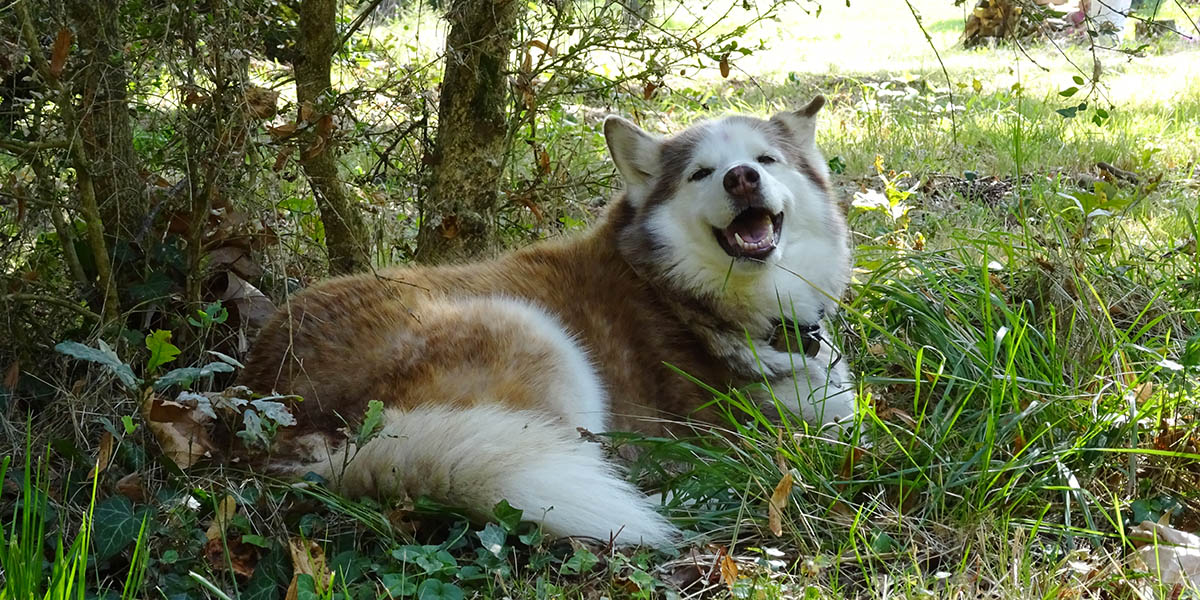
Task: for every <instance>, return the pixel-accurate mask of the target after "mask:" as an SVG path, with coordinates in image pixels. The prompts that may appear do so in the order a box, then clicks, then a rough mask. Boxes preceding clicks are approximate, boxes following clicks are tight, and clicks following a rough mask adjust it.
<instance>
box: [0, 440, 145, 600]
mask: <svg viewBox="0 0 1200 600" xmlns="http://www.w3.org/2000/svg"><path fill="white" fill-rule="evenodd" d="M32 450H33V445H32V440H31V438H30V437H29V436H28V435H27V437H26V443H25V464H24V469H23V471H22V479H21V487H20V491H19V493H18V497H17V505H18V508H17V509H16V510H15V511H14V513H13V517H12V522H11V523H9V524H8V527H7V530H8V531H7V534H6V533H5V529H6V528H5V526H4V525H3V524H0V568H2V569H3V575H4V579H3V585H2V586H0V600H26V599H32V598H45V599H46V600H83V599H84V598H85V597H88V594H89V592H88V590H87V583H88V578H87V569H88V564H89V562H90V561H91V560H93V556H95V557H96V558H99V557H100V552H102V551H103V548H104V547H114V546H115V544H116V543H117V542H119V540H113V539H111V538H109V537H108V536H109V534H111V533H113V531H112V524H111V523H110V522H109V521H108V519H109V518H110V515H107V514H106V513H105V512H104V510H103V506H104V505H105V502H101V503H99V504H97V502H96V493H97V488H98V480H99V478H98V477H97V478H94V479H93V480H92V484H91V499H90V502H89V504H88V507H87V510H86V511H85V512H84V514H83V519H82V521H81V522H80V524H79V530H78V531H77V532H76V534H75V538H74V539H73V540H72V541H71V543H70V546H64V544H65V539H64V537H63V533H62V532H61V531H60V532H59V533H58V535H56V536H55V537H56V542H55V547H54V560H53V561H52V562H50V563H49V564H48V565H47V563H46V561H45V560H44V557H45V548H43V546H42V544H43V543H44V541H45V540H46V535H45V534H46V524H47V523H49V522H52V521H53V520H54V519H55V518H56V517H54V516H53V515H52V514H51V513H50V509H49V502H50V497H49V494H47V492H46V490H45V488H46V485H47V480H46V477H47V469H48V466H47V464H46V463H45V462H43V460H42V458H39V459H38V462H37V463H36V464H35V463H34V462H33V459H32V457H33V455H34V453H33V452H32ZM46 455H48V453H42V454H41V455H40V456H46ZM10 461H11V457H8V456H6V457H4V460H3V462H0V481H3V480H4V477H5V475H6V474H7V472H8V467H9V463H10ZM120 498H122V499H123V500H125V502H128V500H127V499H124V498H123V497H120ZM58 518H59V519H61V517H58ZM147 523H148V518H147V517H145V516H143V518H142V519H141V524H140V527H137V526H136V525H135V529H134V531H135V532H136V533H135V535H134V536H132V538H131V539H129V540H128V541H127V542H126V544H125V545H128V543H129V542H136V543H135V545H134V549H133V558H132V561H131V562H130V567H129V571H128V573H127V575H126V577H125V583H124V586H123V588H122V591H121V595H120V597H121V599H122V600H131V599H133V598H141V597H142V581H143V579H144V577H145V573H146V567H147V564H148V561H147V543H148V538H147V536H146V531H147V529H146V527H147ZM93 544H103V545H105V546H97V554H96V555H92V554H91V552H92V549H93ZM123 547H124V546H121V547H118V548H117V550H121V549H123Z"/></svg>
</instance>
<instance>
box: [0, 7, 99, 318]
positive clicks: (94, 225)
mask: <svg viewBox="0 0 1200 600" xmlns="http://www.w3.org/2000/svg"><path fill="white" fill-rule="evenodd" d="M16 7H17V16H18V18H19V19H20V20H21V38H22V39H23V40H24V42H25V46H26V47H27V48H28V49H29V58H30V60H31V61H32V62H33V66H34V69H36V70H37V73H38V76H39V77H41V79H42V82H43V83H45V84H46V85H47V86H49V87H50V88H51V89H52V90H54V92H55V93H56V94H57V95H58V112H59V116H60V117H61V118H62V120H63V125H64V126H65V127H64V129H65V130H66V131H75V130H76V129H77V126H78V124H79V120H78V119H77V118H76V115H75V105H74V104H73V103H72V97H71V93H70V91H68V90H67V89H66V87H64V86H63V84H62V82H61V81H59V80H58V78H57V77H55V76H54V74H53V73H52V72H51V70H50V64H49V63H47V62H46V57H45V56H43V55H42V46H41V44H40V43H38V38H37V32H36V30H35V29H34V28H33V18H32V17H31V16H30V15H29V6H28V3H27V2H18V3H17V5H16ZM69 150H70V154H71V162H72V163H73V166H74V167H75V179H76V181H77V182H78V184H79V203H80V205H81V208H82V212H83V219H84V221H85V222H86V224H87V234H88V235H87V237H88V245H89V246H91V248H92V254H93V260H94V261H95V264H96V274H97V275H98V278H99V283H100V294H101V297H102V298H103V299H104V316H105V318H107V319H108V320H109V321H115V320H117V319H118V318H120V316H121V311H120V305H119V304H118V300H117V288H116V285H115V284H114V282H113V277H112V263H111V262H110V260H109V256H108V245H107V243H106V242H105V241H104V221H103V220H102V219H101V218H100V207H99V205H98V204H97V202H96V188H95V187H94V185H93V183H92V175H91V169H90V164H89V161H88V159H87V155H86V154H85V153H84V150H83V141H82V140H81V139H80V138H79V137H78V136H75V137H73V138H71V143H70V147H69Z"/></svg>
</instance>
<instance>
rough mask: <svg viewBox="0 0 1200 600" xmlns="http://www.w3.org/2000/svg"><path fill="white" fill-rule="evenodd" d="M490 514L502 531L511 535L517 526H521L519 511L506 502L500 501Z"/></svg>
mask: <svg viewBox="0 0 1200 600" xmlns="http://www.w3.org/2000/svg"><path fill="white" fill-rule="evenodd" d="M492 514H493V515H495V517H496V518H497V519H498V520H499V522H500V525H501V526H503V527H504V530H505V531H507V532H509V533H513V532H514V531H516V530H517V525H520V524H521V514H522V512H521V509H519V508H513V507H512V505H511V504H509V503H508V500H501V501H500V502H499V503H498V504H496V507H495V508H493V509H492Z"/></svg>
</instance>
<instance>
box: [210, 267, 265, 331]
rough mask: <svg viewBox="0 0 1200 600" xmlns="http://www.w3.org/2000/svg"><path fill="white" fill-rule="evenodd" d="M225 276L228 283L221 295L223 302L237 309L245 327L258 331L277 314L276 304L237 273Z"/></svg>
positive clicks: (229, 273)
mask: <svg viewBox="0 0 1200 600" xmlns="http://www.w3.org/2000/svg"><path fill="white" fill-rule="evenodd" d="M225 275H226V276H227V277H228V282H227V283H226V286H225V291H224V292H222V293H221V295H220V299H221V301H222V302H228V303H230V304H232V305H233V307H234V308H235V309H237V314H238V318H239V319H241V322H242V325H243V326H248V327H251V328H255V329H257V328H259V327H262V326H263V325H266V324H267V321H268V320H270V318H271V317H272V316H274V314H275V304H274V303H273V302H271V299H270V298H267V295H266V294H264V293H262V292H261V291H259V289H258V288H256V287H254V286H253V285H251V284H250V283H249V282H247V281H246V280H245V279H242V278H241V277H238V276H237V275H236V274H235V273H232V272H227V273H226V274H225Z"/></svg>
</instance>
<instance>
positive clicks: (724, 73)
mask: <svg viewBox="0 0 1200 600" xmlns="http://www.w3.org/2000/svg"><path fill="white" fill-rule="evenodd" d="M721 77H729V53H728V52H726V53H725V56H722V57H721Z"/></svg>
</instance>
